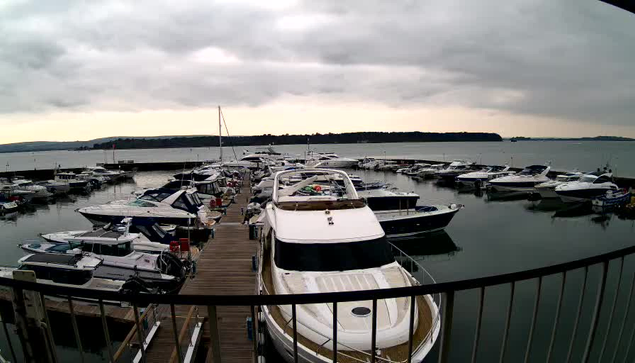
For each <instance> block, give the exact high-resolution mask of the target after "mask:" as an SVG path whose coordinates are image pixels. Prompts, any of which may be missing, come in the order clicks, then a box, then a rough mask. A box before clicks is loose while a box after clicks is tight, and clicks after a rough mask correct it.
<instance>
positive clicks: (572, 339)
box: [566, 266, 589, 363]
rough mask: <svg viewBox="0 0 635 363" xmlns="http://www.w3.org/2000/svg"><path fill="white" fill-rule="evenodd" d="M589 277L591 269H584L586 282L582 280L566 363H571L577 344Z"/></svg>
mask: <svg viewBox="0 0 635 363" xmlns="http://www.w3.org/2000/svg"><path fill="white" fill-rule="evenodd" d="M588 277H589V267H588V266H587V267H585V268H584V280H582V291H581V292H580V300H579V301H578V313H577V314H576V318H575V323H574V324H573V333H572V336H571V343H570V344H569V352H568V353H567V360H566V362H567V363H569V362H570V361H571V354H572V353H573V345H574V344H575V336H576V333H577V332H578V323H579V322H580V317H581V316H582V306H583V305H584V293H585V291H586V281H587V278H588Z"/></svg>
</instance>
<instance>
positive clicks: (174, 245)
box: [170, 241, 179, 253]
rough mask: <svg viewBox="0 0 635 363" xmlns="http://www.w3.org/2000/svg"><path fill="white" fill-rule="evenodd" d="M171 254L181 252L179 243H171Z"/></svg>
mask: <svg viewBox="0 0 635 363" xmlns="http://www.w3.org/2000/svg"><path fill="white" fill-rule="evenodd" d="M170 252H173V253H176V252H179V242H178V241H172V242H170Z"/></svg>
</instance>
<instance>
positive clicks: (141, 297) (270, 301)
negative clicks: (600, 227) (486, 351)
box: [0, 246, 635, 362]
mask: <svg viewBox="0 0 635 363" xmlns="http://www.w3.org/2000/svg"><path fill="white" fill-rule="evenodd" d="M633 253H635V246H630V247H626V248H622V249H619V250H616V251H612V252H608V253H603V254H599V255H596V256H592V257H587V258H582V259H578V260H575V261H570V262H565V263H559V264H554V265H550V266H545V267H540V268H535V269H530V270H524V271H519V272H513V273H507V274H501V275H495V276H486V277H479V278H474V279H466V280H459V281H450V282H441V283H435V284H421V285H418V286H412V287H403V288H394V289H380V290H364V291H353V292H333V293H324V294H301V295H153V294H138V295H133V294H130V295H128V294H119V293H114V292H98V291H91V290H82V289H78V288H72V287H60V286H51V285H45V284H38V283H33V282H22V281H16V280H13V279H7V278H0V286H4V287H7V288H11V289H13V290H14V292H20V291H23V290H28V291H35V292H38V293H40V294H41V296H48V297H57V298H63V299H71V300H86V299H93V300H96V301H98V302H99V304H100V305H102V304H103V302H104V301H118V302H124V303H128V304H130V305H132V306H133V307H134V308H135V312H136V317H137V319H136V323H137V324H140V323H139V319H138V317H139V316H138V312H137V308H138V307H143V306H146V305H150V304H166V305H199V306H207V307H208V311H212V310H211V309H212V308H213V311H214V312H215V308H216V306H247V307H251V308H252V309H253V308H254V307H258V306H261V305H291V306H295V305H298V304H319V303H339V302H347V301H365V300H371V301H375V302H376V301H377V300H381V299H391V298H398V297H410V298H413V299H414V298H416V297H417V296H422V295H433V294H441V295H442V296H443V300H442V308H441V334H440V337H441V339H440V340H441V341H440V344H439V345H438V348H439V361H440V362H446V361H448V354H449V352H450V340H449V338H450V335H451V332H452V318H453V308H454V301H455V295H456V293H457V292H459V291H465V290H477V291H479V305H478V314H477V316H476V319H477V329H476V332H475V337H474V341H473V342H472V344H473V351H472V362H474V361H475V359H476V355H477V352H478V346H479V339H480V336H481V327H482V324H481V323H482V318H483V307H484V304H485V299H484V296H485V291H486V289H488V288H490V287H495V286H501V285H509V286H510V287H511V294H510V297H509V301H508V304H507V310H506V322H505V330H504V336H503V343H502V345H501V354H500V356H501V357H502V358H501V361H502V360H503V358H504V357H505V354H506V349H507V343H508V339H509V328H510V321H511V319H512V307H513V304H514V294H515V286H516V284H517V283H518V282H520V281H527V280H537V281H538V283H537V285H536V286H537V287H536V292H535V301H534V309H533V315H532V320H531V325H530V331H529V336H528V338H527V339H528V342H527V344H526V355H525V357H526V360H525V361H528V357H529V355H530V353H531V350H532V340H533V335H534V330H535V326H536V316H537V313H538V304H539V301H540V296H541V289H542V282H543V279H544V278H546V277H548V276H554V275H560V276H561V277H562V279H561V283H560V289H559V291H560V293H559V295H558V300H557V303H556V306H557V308H556V313H555V314H556V316H555V318H554V325H553V331H552V334H551V337H550V344H549V348H548V352H547V361H549V360H550V359H551V356H552V351H553V347H554V339H555V335H556V333H557V331H558V328H559V326H558V322H559V319H560V312H561V309H562V304H563V303H562V300H563V294H564V290H565V285H566V284H567V274H568V273H569V272H571V271H573V270H579V269H584V280H583V287H586V285H587V282H588V280H589V279H587V276H588V275H589V270H590V267H592V266H595V265H600V266H601V267H602V268H601V272H600V274H599V278H598V287H597V290H596V296H595V300H594V303H593V310H592V314H591V322H590V324H589V330H588V332H587V333H586V334H585V335H584V339H585V344H584V349H583V352H582V361H584V362H586V361H588V360H589V357H590V354H591V351H592V350H594V349H601V350H600V351H599V352H600V355H602V354H605V351H606V349H605V347H606V344H607V340H608V336H609V333H610V332H611V325H612V322H613V320H615V315H616V314H615V311H616V308H615V306H616V303H617V300H618V297H619V295H620V294H619V290H620V288H621V285H622V284H621V281H622V278H623V273H622V272H623V270H624V265H625V257H626V256H629V255H631V254H633ZM612 261H617V262H618V263H619V271H620V273H619V276H618V277H617V284H618V285H617V292H616V293H615V296H614V297H613V299H612V301H611V303H610V304H609V305H607V303H606V301H605V300H606V299H605V293H606V291H605V290H606V289H605V288H606V284H607V275H608V270H609V264H610V263H611V262H612ZM570 280H571V279H570ZM632 285H635V275H634V279H633V284H632ZM632 285H631V289H630V291H629V293H628V295H627V296H628V301H627V303H626V307H625V308H624V311H625V313H624V314H625V316H624V318H623V319H621V320H622V322H621V328H620V329H619V330H620V331H619V336H618V338H617V339H618V345H617V346H616V349H617V348H619V347H620V346H619V344H620V342H621V341H622V335H623V332H624V330H625V327H624V325H625V324H626V323H627V321H628V320H629V319H628V317H629V316H630V315H629V311H630V305H631V295H632V293H633V286H632ZM585 290H586V289H585V288H583V289H582V290H581V292H580V300H579V303H578V305H577V312H578V314H577V317H578V318H577V319H579V318H580V315H581V311H582V305H583V300H584V298H585V293H586V292H585ZM102 306H103V305H102ZM602 309H604V310H605V312H606V311H607V310H606V309H609V310H608V313H609V317H608V319H607V323H606V324H604V325H607V326H606V329H605V331H606V334H605V335H604V338H603V339H602V341H601V343H600V342H596V341H595V340H596V336H597V328H598V320H599V317H600V312H601V311H602ZM102 312H103V309H102ZM210 315H211V314H210ZM214 315H215V313H214ZM208 323H209V325H210V332H211V335H212V341H213V340H214V338H213V337H214V336H215V334H216V335H217V332H218V327H217V325H216V322H215V321H213V319H209V320H208ZM578 330H579V327H578V324H577V320H576V324H575V326H574V329H573V333H572V339H571V347H573V341H574V340H575V338H576V336H577V335H578ZM634 332H635V330H634ZM296 343H297V342H296ZM627 343H628V348H627V349H628V350H627V354H629V352H630V345H631V342H630V341H629V342H627ZM256 351H257V349H255V352H256ZM595 353H596V354H597V351H596V352H595ZM612 354H617V352H613V353H612ZM568 356H569V357H570V356H571V349H570V352H569V354H568ZM372 360H373V361H374V358H373V359H372Z"/></svg>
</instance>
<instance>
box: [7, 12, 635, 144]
mask: <svg viewBox="0 0 635 363" xmlns="http://www.w3.org/2000/svg"><path fill="white" fill-rule="evenodd" d="M634 45H635V15H633V14H631V13H628V12H626V11H623V10H621V9H618V8H615V7H612V6H610V5H607V4H604V3H601V2H599V1H579V0H566V1H563V0H558V1H554V0H532V1H524V0H520V1H517V0H508V1H501V0H492V1H483V0H480V1H471V0H465V1H448V0H436V1H432V0H412V1H395V0H392V1H368V0H358V1H341V0H334V1H306V2H303V1H292V0H289V1H260V0H254V1H249V0H242V1H232V0H226V1H210V0H203V1H192V0H188V1H180V2H179V1H157V0H149V1H139V0H135V1H129V0H126V1H103V2H98V1H70V0H66V1H63V0H57V1H21V0H4V1H1V2H0V128H1V129H2V132H1V133H0V142H16V141H26V140H84V139H91V138H96V137H103V136H114V135H138V136H144V135H148V136H150V135H176V134H213V133H217V132H218V130H217V126H216V124H215V123H216V122H217V114H216V110H215V107H216V106H217V105H222V107H223V112H224V114H225V117H226V119H227V121H228V126H229V131H230V133H231V134H235V135H236V134H243V135H245V134H261V133H304V132H311V133H312V132H322V133H325V132H342V131H362V130H364V131H409V130H419V131H463V130H465V131H491V132H498V133H500V134H501V135H503V136H515V135H526V136H595V135H621V136H631V137H635V122H634V121H633V113H634V112H635V97H634V89H635V71H634V68H633V66H634V65H635V48H634Z"/></svg>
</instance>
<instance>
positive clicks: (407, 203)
mask: <svg viewBox="0 0 635 363" xmlns="http://www.w3.org/2000/svg"><path fill="white" fill-rule="evenodd" d="M357 193H358V195H359V196H360V197H361V198H364V199H365V200H366V203H367V204H368V207H369V208H370V209H372V210H373V211H380V210H406V209H412V208H414V207H415V206H416V205H417V201H418V200H419V194H416V193H411V192H400V191H397V190H393V189H387V188H383V187H382V188H373V189H363V190H357Z"/></svg>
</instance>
